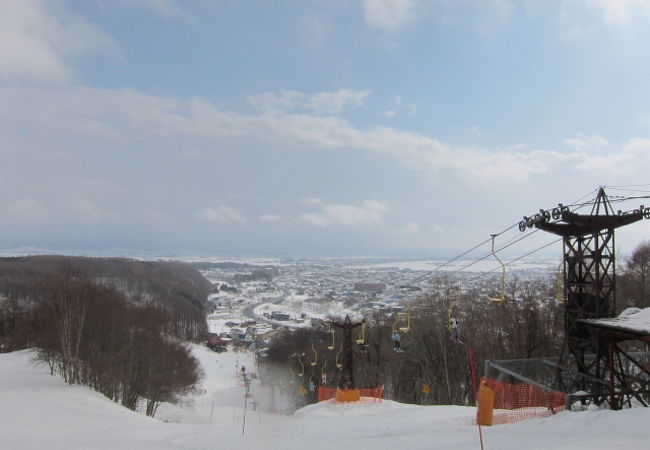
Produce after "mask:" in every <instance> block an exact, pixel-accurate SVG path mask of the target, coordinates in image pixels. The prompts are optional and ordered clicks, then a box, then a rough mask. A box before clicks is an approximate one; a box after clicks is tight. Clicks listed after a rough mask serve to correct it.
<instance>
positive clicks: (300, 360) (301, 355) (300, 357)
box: [298, 354, 305, 377]
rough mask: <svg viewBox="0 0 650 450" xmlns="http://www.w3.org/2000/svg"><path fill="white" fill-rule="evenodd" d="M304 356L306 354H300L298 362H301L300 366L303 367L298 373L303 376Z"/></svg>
mask: <svg viewBox="0 0 650 450" xmlns="http://www.w3.org/2000/svg"><path fill="white" fill-rule="evenodd" d="M303 356H304V354H300V355H299V356H298V362H299V363H300V367H301V368H302V370H301V371H300V373H299V374H298V376H299V377H302V376H304V375H305V364H304V363H303V362H302V357H303Z"/></svg>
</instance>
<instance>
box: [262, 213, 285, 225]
mask: <svg viewBox="0 0 650 450" xmlns="http://www.w3.org/2000/svg"><path fill="white" fill-rule="evenodd" d="M259 219H260V220H261V221H262V222H269V223H278V222H282V221H284V218H283V217H282V216H280V215H278V214H261V215H260V216H259Z"/></svg>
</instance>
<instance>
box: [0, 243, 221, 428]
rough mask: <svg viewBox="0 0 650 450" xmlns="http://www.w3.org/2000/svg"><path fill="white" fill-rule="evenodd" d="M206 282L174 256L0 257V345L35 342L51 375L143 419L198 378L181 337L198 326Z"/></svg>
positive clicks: (201, 327)
mask: <svg viewBox="0 0 650 450" xmlns="http://www.w3.org/2000/svg"><path fill="white" fill-rule="evenodd" d="M210 290H211V284H210V283H209V282H208V281H207V280H205V278H203V276H202V275H201V274H200V273H199V272H197V271H196V270H194V269H192V268H191V267H189V266H187V265H185V264H180V263H176V262H157V261H156V262H150V261H134V260H129V259H121V258H80V257H64V256H31V257H20V258H1V259H0V298H1V299H2V301H1V302H0V346H1V347H2V351H13V350H19V349H23V348H30V347H35V348H36V349H37V354H38V358H39V359H40V360H42V361H45V362H46V363H47V364H48V365H49V367H50V370H51V373H52V374H56V375H60V376H62V377H63V379H64V380H65V381H66V382H67V383H69V384H83V385H87V386H90V387H92V388H93V389H95V390H97V391H99V392H101V393H102V394H104V395H106V396H107V397H108V398H110V399H112V400H113V401H115V402H118V403H121V404H122V405H124V406H126V407H128V408H130V409H133V410H135V409H137V408H142V409H143V410H144V411H145V412H146V414H147V415H150V416H153V415H154V414H155V412H156V409H157V407H158V405H159V404H160V402H162V401H175V400H176V399H177V398H178V396H179V395H182V394H183V393H184V392H187V391H188V390H190V389H192V388H193V387H194V386H195V385H196V383H197V382H198V380H199V377H200V367H199V366H198V362H197V361H196V360H195V359H194V358H193V356H192V355H191V354H190V352H189V350H188V349H187V347H186V346H185V344H184V343H185V342H187V341H190V342H198V341H201V340H203V339H204V337H205V332H206V320H205V306H206V305H205V302H206V298H207V295H208V294H209V292H210Z"/></svg>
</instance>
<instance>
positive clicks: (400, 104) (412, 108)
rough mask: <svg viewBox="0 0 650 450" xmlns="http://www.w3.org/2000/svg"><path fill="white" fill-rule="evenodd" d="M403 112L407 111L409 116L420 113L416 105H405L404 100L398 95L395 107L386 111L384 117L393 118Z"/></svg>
mask: <svg viewBox="0 0 650 450" xmlns="http://www.w3.org/2000/svg"><path fill="white" fill-rule="evenodd" d="M403 111H405V112H406V114H407V115H409V116H414V115H416V114H417V112H418V107H417V105H416V104H415V103H405V102H404V98H402V97H401V96H399V95H398V96H397V97H395V99H394V100H393V107H392V108H391V109H389V110H386V111H384V116H386V117H388V118H392V117H395V116H397V114H398V113H401V112H403Z"/></svg>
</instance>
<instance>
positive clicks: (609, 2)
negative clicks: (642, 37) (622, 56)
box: [564, 0, 650, 25]
mask: <svg viewBox="0 0 650 450" xmlns="http://www.w3.org/2000/svg"><path fill="white" fill-rule="evenodd" d="M564 3H565V4H568V5H572V4H579V5H580V4H582V5H583V6H586V7H588V8H593V9H596V10H598V11H599V12H600V13H601V14H602V18H603V20H604V22H605V23H607V24H613V25H625V24H627V23H629V22H630V21H631V20H633V19H635V18H638V17H642V16H650V2H649V1H648V0H564Z"/></svg>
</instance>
